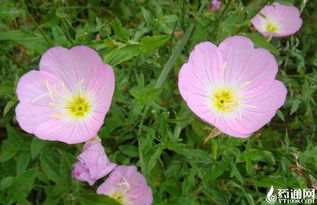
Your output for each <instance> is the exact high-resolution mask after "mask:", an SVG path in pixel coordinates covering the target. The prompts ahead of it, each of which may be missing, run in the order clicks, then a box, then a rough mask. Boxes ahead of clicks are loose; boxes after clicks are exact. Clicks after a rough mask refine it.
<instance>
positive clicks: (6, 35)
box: [0, 30, 46, 52]
mask: <svg viewBox="0 0 317 205" xmlns="http://www.w3.org/2000/svg"><path fill="white" fill-rule="evenodd" d="M3 40H11V41H14V42H16V43H20V44H23V45H24V46H25V47H27V48H28V49H30V50H35V51H38V52H42V51H44V50H46V46H45V45H46V42H45V40H44V39H43V38H42V36H40V35H37V34H35V33H32V32H29V31H23V30H13V31H2V32H0V41H3Z"/></svg>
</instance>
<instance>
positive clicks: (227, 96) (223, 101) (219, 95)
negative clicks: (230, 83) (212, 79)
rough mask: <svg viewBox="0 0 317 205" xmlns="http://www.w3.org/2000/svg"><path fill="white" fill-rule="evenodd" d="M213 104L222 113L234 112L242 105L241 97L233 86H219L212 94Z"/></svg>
mask: <svg viewBox="0 0 317 205" xmlns="http://www.w3.org/2000/svg"><path fill="white" fill-rule="evenodd" d="M211 106H212V107H213V108H214V109H215V110H216V111H218V112H220V113H230V112H234V111H237V108H239V106H240V98H239V95H238V93H237V91H236V90H235V89H233V88H230V87H217V88H215V89H213V91H212V94H211Z"/></svg>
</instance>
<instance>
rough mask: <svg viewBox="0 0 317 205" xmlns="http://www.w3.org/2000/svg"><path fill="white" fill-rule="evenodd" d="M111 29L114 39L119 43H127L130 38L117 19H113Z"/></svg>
mask: <svg viewBox="0 0 317 205" xmlns="http://www.w3.org/2000/svg"><path fill="white" fill-rule="evenodd" d="M111 27H112V29H113V31H114V33H115V35H116V37H117V38H118V39H119V40H120V41H124V42H127V41H129V39H130V37H129V33H128V31H127V30H126V29H125V28H124V27H123V26H122V24H121V22H120V21H119V19H115V20H114V22H113V23H112V24H111Z"/></svg>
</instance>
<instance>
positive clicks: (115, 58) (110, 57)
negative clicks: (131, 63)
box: [103, 45, 141, 66]
mask: <svg viewBox="0 0 317 205" xmlns="http://www.w3.org/2000/svg"><path fill="white" fill-rule="evenodd" d="M140 52H141V47H140V45H127V46H124V47H118V48H114V49H112V50H111V51H110V52H108V53H107V54H106V55H104V57H103V60H104V61H105V62H106V63H108V64H110V65H112V66H116V65H118V64H120V63H122V62H124V61H128V60H130V59H131V58H133V57H134V56H137V55H139V54H140Z"/></svg>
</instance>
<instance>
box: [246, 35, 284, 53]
mask: <svg viewBox="0 0 317 205" xmlns="http://www.w3.org/2000/svg"><path fill="white" fill-rule="evenodd" d="M244 36H246V37H248V38H250V39H251V40H252V41H253V43H254V46H255V47H257V48H265V49H267V50H269V51H271V52H272V53H273V54H275V55H279V53H280V52H279V51H278V50H277V49H276V48H275V47H274V46H273V45H272V44H270V43H268V42H267V40H266V38H264V37H263V36H261V35H259V34H257V33H248V34H245V35H244Z"/></svg>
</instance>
